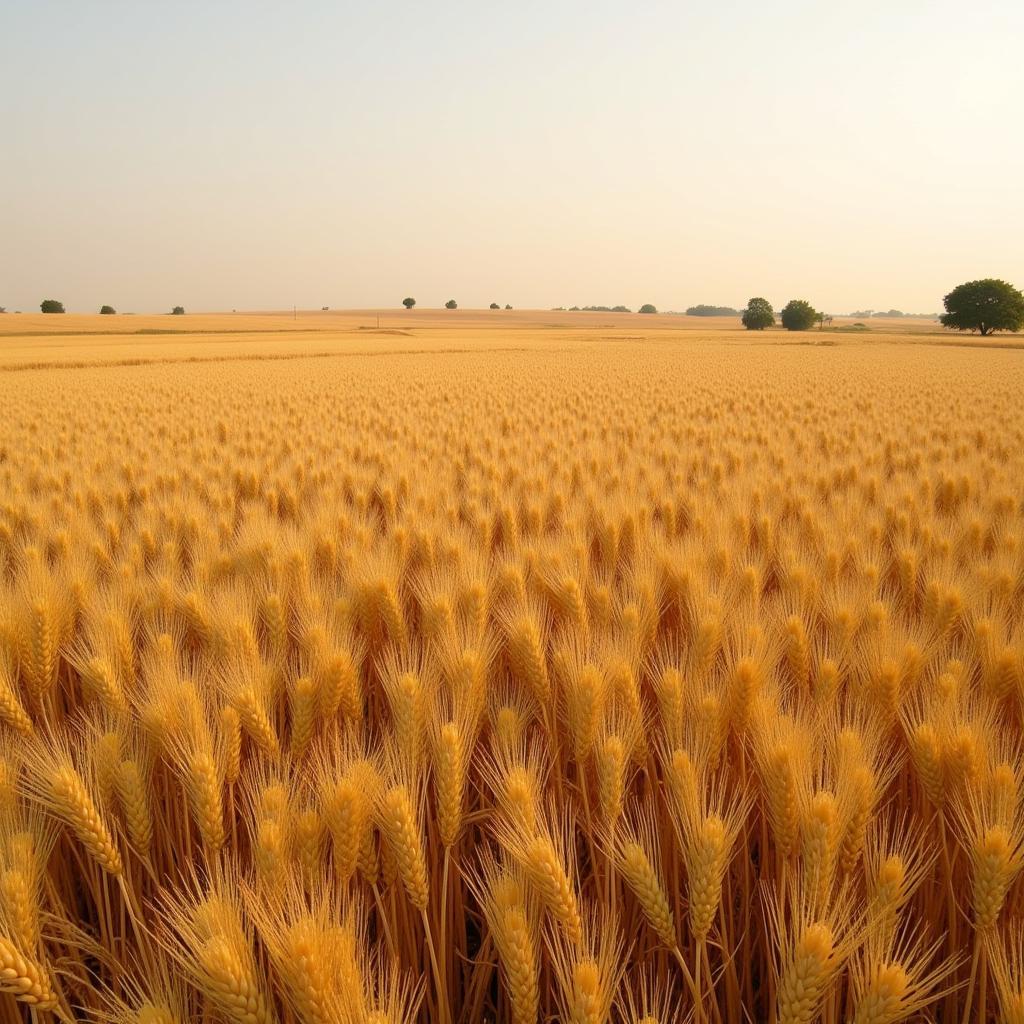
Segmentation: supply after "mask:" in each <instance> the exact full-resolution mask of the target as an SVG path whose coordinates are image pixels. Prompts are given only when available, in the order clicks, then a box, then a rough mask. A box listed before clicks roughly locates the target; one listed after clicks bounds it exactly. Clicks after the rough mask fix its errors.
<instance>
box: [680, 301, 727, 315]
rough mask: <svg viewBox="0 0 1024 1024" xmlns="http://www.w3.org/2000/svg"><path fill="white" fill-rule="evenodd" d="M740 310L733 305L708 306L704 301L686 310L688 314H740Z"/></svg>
mask: <svg viewBox="0 0 1024 1024" xmlns="http://www.w3.org/2000/svg"><path fill="white" fill-rule="evenodd" d="M739 312H740V311H739V310H738V309H733V308H732V306H706V305H704V304H703V303H702V304H701V305H699V306H690V308H689V309H688V310H687V311H686V315H687V316H739Z"/></svg>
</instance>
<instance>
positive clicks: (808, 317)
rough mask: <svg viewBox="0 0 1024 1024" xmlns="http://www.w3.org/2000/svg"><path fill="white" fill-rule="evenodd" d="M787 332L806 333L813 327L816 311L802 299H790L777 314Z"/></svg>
mask: <svg viewBox="0 0 1024 1024" xmlns="http://www.w3.org/2000/svg"><path fill="white" fill-rule="evenodd" d="M779 318H780V319H781V320H782V326H783V327H785V328H786V330H787V331H806V330H809V329H810V328H811V327H813V326H814V324H815V322H816V321H817V319H818V311H817V310H816V309H815V308H814V307H813V306H812V305H811V304H810V303H809V302H804V300H803V299H790V300H789V302H787V303H786V305H785V306H784V307H783V310H782V312H781V313H780V314H779Z"/></svg>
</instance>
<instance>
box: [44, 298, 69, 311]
mask: <svg viewBox="0 0 1024 1024" xmlns="http://www.w3.org/2000/svg"><path fill="white" fill-rule="evenodd" d="M39 308H40V309H41V310H42V311H43V312H44V313H63V312H64V303H63V302H58V301H57V300H56V299H43V301H42V302H40V303H39Z"/></svg>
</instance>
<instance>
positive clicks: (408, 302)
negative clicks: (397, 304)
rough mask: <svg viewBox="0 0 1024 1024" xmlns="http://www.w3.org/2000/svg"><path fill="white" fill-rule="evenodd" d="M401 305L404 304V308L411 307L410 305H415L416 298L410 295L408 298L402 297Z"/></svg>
mask: <svg viewBox="0 0 1024 1024" xmlns="http://www.w3.org/2000/svg"><path fill="white" fill-rule="evenodd" d="M402 305H403V306H405V308H406V309H412V307H413V306H415V305H416V300H415V299H414V298H413V297H412V296H411V295H410V296H409V298H407V299H402Z"/></svg>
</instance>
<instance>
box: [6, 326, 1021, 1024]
mask: <svg viewBox="0 0 1024 1024" xmlns="http://www.w3.org/2000/svg"><path fill="white" fill-rule="evenodd" d="M551 316H552V315H547V319H548V320H550V319H551ZM119 319H120V318H119ZM543 319H544V318H543V317H542V318H538V323H539V322H540V321H541V320H543ZM592 322H593V321H591V323H592ZM623 323H624V322H617V323H616V324H615V325H613V326H611V327H609V328H608V329H607V330H605V329H604V328H600V329H597V328H593V329H583V328H576V327H574V328H573V329H572V330H569V329H566V330H561V329H554V328H552V329H550V330H547V331H546V332H545V331H543V330H542V329H541V328H540V326H538V325H537V324H534V326H533V327H531V325H530V323H529V322H528V321H527V320H525V319H523V318H520V319H518V320H517V321H516V324H515V327H514V328H509V329H508V331H507V332H504V333H503V332H502V331H501V330H498V329H493V330H490V333H485V332H483V331H482V330H478V331H477V332H476V333H475V334H474V333H473V331H472V330H469V329H468V328H467V333H466V337H465V338H463V339H462V340H461V341H459V340H458V339H457V338H456V339H455V342H458V343H455V342H453V341H452V340H451V339H450V338H448V337H447V336H446V337H444V338H441V339H439V340H436V341H431V340H429V339H426V340H425V339H424V338H423V337H419V338H417V337H395V336H394V335H386V336H380V335H377V334H375V333H374V334H365V335H361V336H358V337H357V341H352V340H351V339H350V338H348V337H347V336H346V338H345V339H342V340H341V341H340V342H337V344H335V343H334V342H331V344H334V345H335V347H334V348H333V349H332V351H331V353H330V355H331V356H333V358H328V357H327V355H325V354H324V353H323V352H321V351H320V349H321V348H322V347H323V346H324V345H325V344H327V343H328V340H329V339H325V338H322V337H319V336H312V337H307V338H299V337H290V336H289V337H285V336H282V337H280V338H277V337H275V338H270V339H268V340H266V341H265V342H263V341H260V340H259V339H256V340H255V341H254V340H253V339H252V338H243V339H241V340H240V342H238V343H234V342H232V339H231V338H226V339H222V340H221V342H219V343H218V344H219V349H218V351H221V350H223V351H224V352H227V351H228V350H230V352H231V353H233V356H232V357H231V358H228V357H227V356H224V357H223V358H221V357H220V356H218V357H216V358H212V359H211V360H210V361H208V362H203V363H196V362H194V361H193V360H194V359H196V358H198V357H197V355H196V353H197V352H201V351H203V345H204V344H205V343H204V342H203V340H202V339H201V338H194V339H189V340H187V341H182V340H180V339H166V338H164V339H156V338H153V339H150V338H147V339H145V344H144V349H142V348H140V346H135V347H132V346H130V345H128V343H126V342H125V340H124V339H121V340H120V341H118V339H117V338H116V337H110V338H105V339H97V338H95V337H81V338H78V339H77V340H76V339H71V340H68V339H64V340H61V339H57V338H50V340H49V342H45V343H42V344H39V345H37V346H36V347H35V348H34V347H33V343H32V342H31V341H29V340H26V339H25V338H21V339H7V340H6V341H5V342H4V343H3V345H0V408H2V409H3V416H2V422H0V720H2V721H0V990H2V992H3V993H4V994H3V995H2V996H0V1004H2V1005H0V1017H2V1019H3V1020H5V1021H17V1020H24V1019H28V1018H29V1016H31V1017H32V1018H33V1019H36V1020H40V1021H47V1020H51V1019H54V1018H57V1019H60V1020H65V1021H70V1020H94V1021H102V1022H108V1024H184V1022H186V1021H203V1022H233V1024H270V1022H281V1024H289V1022H297V1024H405V1022H413V1021H422V1022H426V1021H430V1022H439V1024H478V1022H495V1024H497V1022H501V1024H506V1022H508V1024H533V1022H539V1021H554V1020H557V1021H563V1022H566V1024H570V1022H571V1024H601V1022H605V1021H609V1022H616V1024H620V1022H621V1024H667V1022H675V1021H693V1022H695V1024H710V1022H714V1024H728V1022H732V1021H744V1020H751V1021H773V1022H778V1024H795V1022H808V1024H809V1022H812V1021H819V1020H820V1021H824V1022H829V1024H836V1022H840V1021H852V1022H857V1024H869V1022H871V1024H881V1022H895V1021H902V1020H910V1021H927V1020H943V1021H981V1022H985V1021H1000V1022H1006V1024H1020V1022H1022V1021H1024V938H1022V933H1024V928H1022V921H1024V877H1022V874H1021V867H1022V864H1024V848H1022V834H1024V800H1022V797H1024V791H1022V770H1024V750H1022V730H1021V725H1022V719H1024V547H1022V540H1024V409H1022V403H1021V395H1024V364H1022V363H1021V356H1020V353H1019V352H1014V351H1001V350H998V349H981V350H969V349H966V348H963V349H961V348H940V347H936V346H925V345H911V344H895V343H888V342H885V341H884V340H883V342H882V343H878V344H864V343H859V342H857V343H850V344H838V345H833V346H827V347H818V346H794V345H782V344H748V343H746V342H745V340H744V338H743V337H742V336H741V335H739V334H722V335H721V336H713V335H711V334H709V335H707V336H706V337H705V336H699V337H696V336H695V337H694V338H693V339H688V338H687V337H683V336H680V335H679V333H678V332H675V331H674V330H672V329H668V328H666V329H665V331H664V333H661V334H659V332H658V330H655V329H653V328H652V329H648V328H646V327H645V328H643V329H642V331H647V332H648V333H646V334H643V333H642V332H641V334H640V335H639V336H638V335H637V332H638V331H641V329H640V328H637V327H636V326H630V325H631V324H632V321H630V322H629V323H627V324H626V325H625V326H623ZM420 326H421V327H422V328H423V331H421V334H422V333H425V332H426V330H427V327H426V325H423V324H421V325H420ZM895 340H896V339H890V342H891V341H895ZM126 345H127V346H128V347H126ZM260 346H263V347H260ZM268 346H269V347H268ZM289 346H290V347H289ZM140 351H141V355H140ZM111 352H114V353H115V354H114V355H113V356H111V354H110V353H111ZM304 352H308V353H316V355H308V356H306V355H304ZM117 353H120V355H118V354H117ZM47 362H51V363H54V365H51V366H49V367H46V366H45V365H43V364H45V363H47ZM92 362H97V363H101V364H103V363H106V364H113V363H117V362H122V363H130V364H131V365H95V366H90V365H87V364H89V363H92ZM136 362H137V363H138V365H135V363H136ZM33 367H35V368H33ZM62 367H63V368H62ZM15 370H17V371H19V372H8V371H15Z"/></svg>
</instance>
